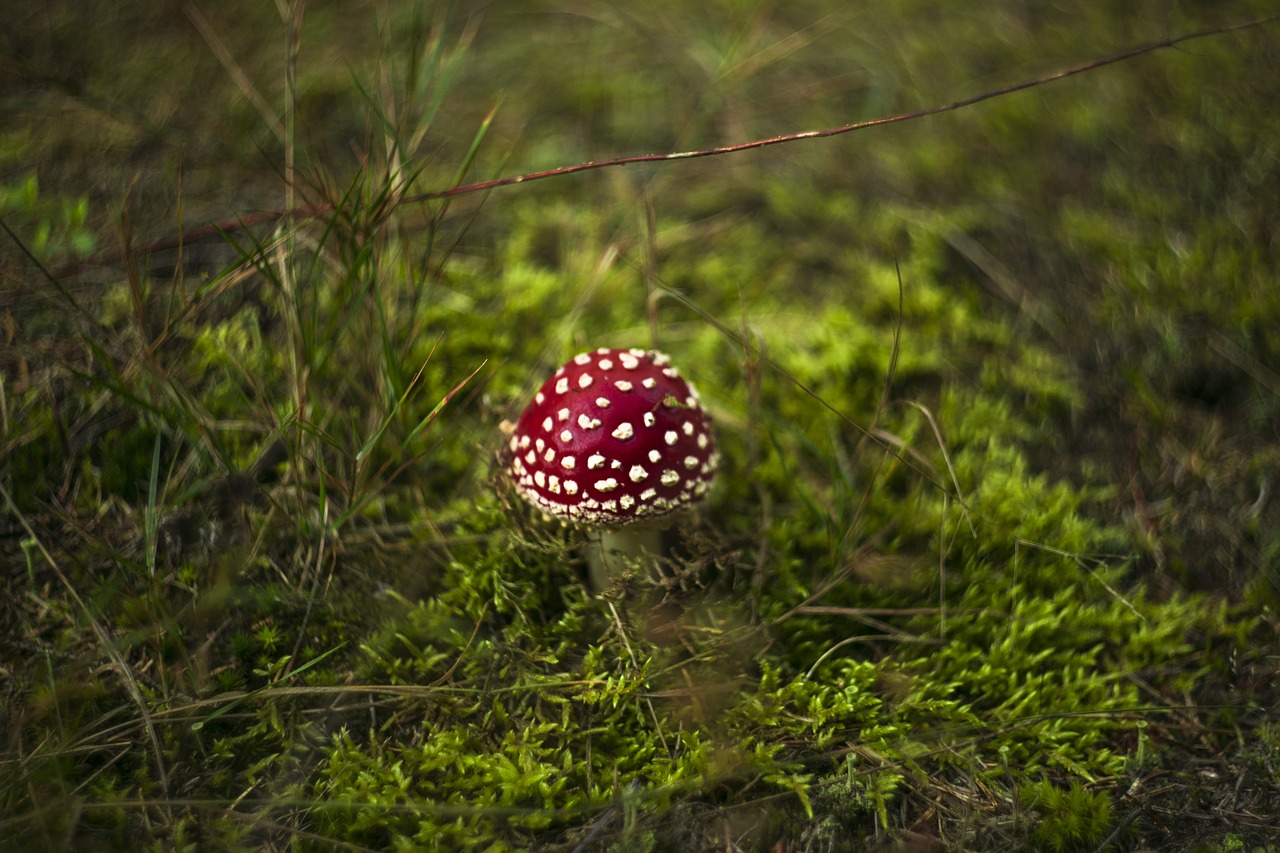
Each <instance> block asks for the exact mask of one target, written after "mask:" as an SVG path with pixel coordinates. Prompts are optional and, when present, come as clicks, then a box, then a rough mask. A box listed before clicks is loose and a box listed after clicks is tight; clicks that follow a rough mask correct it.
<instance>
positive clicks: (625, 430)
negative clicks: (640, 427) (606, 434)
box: [613, 421, 636, 441]
mask: <svg viewBox="0 0 1280 853" xmlns="http://www.w3.org/2000/svg"><path fill="white" fill-rule="evenodd" d="M635 434H636V431H635V429H634V428H633V427H632V426H631V424H629V423H627V422H625V421H624V422H622V423H620V424H618V428H617V429H615V430H614V431H613V437H614V438H617V439H621V440H622V441H626V440H627V439H628V438H631V436H633V435H635Z"/></svg>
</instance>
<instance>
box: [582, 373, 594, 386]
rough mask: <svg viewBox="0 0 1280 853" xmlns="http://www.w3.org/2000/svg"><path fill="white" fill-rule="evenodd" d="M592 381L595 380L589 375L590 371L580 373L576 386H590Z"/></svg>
mask: <svg viewBox="0 0 1280 853" xmlns="http://www.w3.org/2000/svg"><path fill="white" fill-rule="evenodd" d="M594 381H595V379H593V378H592V376H591V374H590V373H584V374H582V375H581V376H579V377H578V387H579V388H590V387H591V383H592V382H594Z"/></svg>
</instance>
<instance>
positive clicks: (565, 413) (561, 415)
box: [556, 409, 569, 421]
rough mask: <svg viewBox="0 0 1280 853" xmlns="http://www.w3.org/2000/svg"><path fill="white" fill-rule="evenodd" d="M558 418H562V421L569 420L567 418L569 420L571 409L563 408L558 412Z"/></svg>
mask: <svg viewBox="0 0 1280 853" xmlns="http://www.w3.org/2000/svg"><path fill="white" fill-rule="evenodd" d="M556 419H557V420H560V421H567V420H569V410H568V409H561V410H560V411H558V412H556Z"/></svg>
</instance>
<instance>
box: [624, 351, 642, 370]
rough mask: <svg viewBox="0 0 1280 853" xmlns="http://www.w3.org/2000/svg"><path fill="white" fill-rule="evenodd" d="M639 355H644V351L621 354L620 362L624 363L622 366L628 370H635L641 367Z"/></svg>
mask: <svg viewBox="0 0 1280 853" xmlns="http://www.w3.org/2000/svg"><path fill="white" fill-rule="evenodd" d="M637 354H640V355H643V351H641V350H632V351H631V352H624V353H620V354H619V355H618V361H620V362H622V366H623V367H625V368H626V369H627V370H635V369H636V368H637V367H639V366H640V359H638V358H636V355H637Z"/></svg>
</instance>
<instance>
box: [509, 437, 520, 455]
mask: <svg viewBox="0 0 1280 853" xmlns="http://www.w3.org/2000/svg"><path fill="white" fill-rule="evenodd" d="M507 446H508V447H510V448H511V452H512V453H515V452H516V450H518V449H519V447H520V439H518V438H516V437H515V436H514V435H513V436H511V441H509V442H508V443H507Z"/></svg>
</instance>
